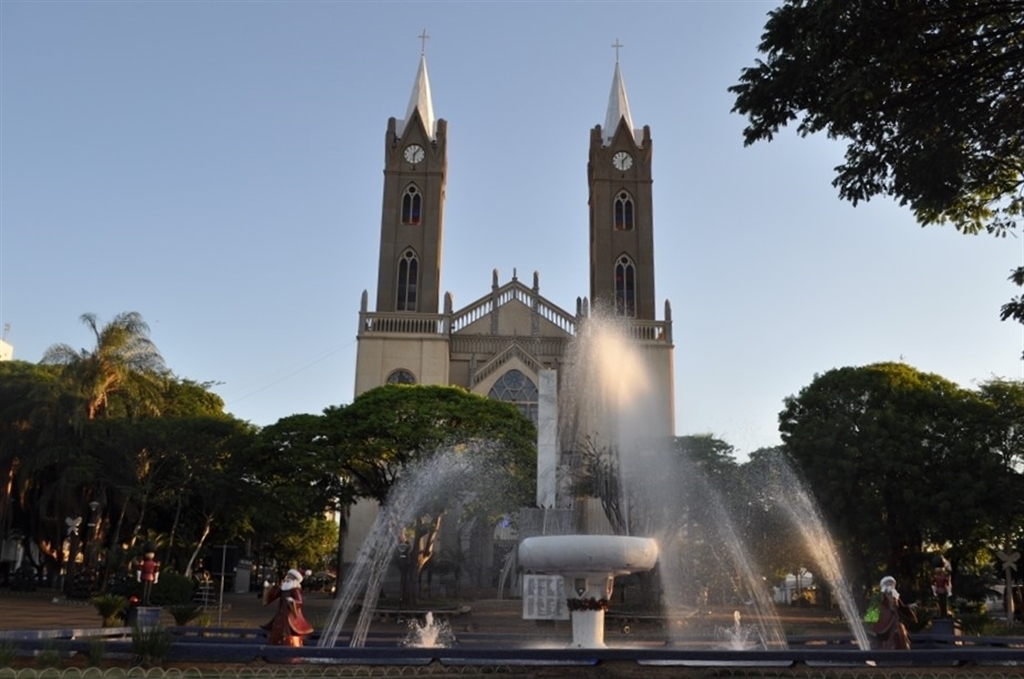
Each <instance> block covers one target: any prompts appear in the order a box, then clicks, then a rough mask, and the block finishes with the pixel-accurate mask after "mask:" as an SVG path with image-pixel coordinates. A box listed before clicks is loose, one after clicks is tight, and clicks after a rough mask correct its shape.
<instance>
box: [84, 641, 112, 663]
mask: <svg viewBox="0 0 1024 679" xmlns="http://www.w3.org/2000/svg"><path fill="white" fill-rule="evenodd" d="M106 654H107V642H106V641H104V640H103V639H89V646H88V647H87V648H86V649H85V657H86V658H88V660H89V667H99V666H100V665H101V664H103V657H104V656H105V655H106Z"/></svg>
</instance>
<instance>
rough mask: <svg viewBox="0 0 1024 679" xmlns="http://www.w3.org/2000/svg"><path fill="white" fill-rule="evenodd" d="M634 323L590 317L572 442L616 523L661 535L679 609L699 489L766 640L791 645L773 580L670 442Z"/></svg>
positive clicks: (568, 394) (704, 511)
mask: <svg viewBox="0 0 1024 679" xmlns="http://www.w3.org/2000/svg"><path fill="white" fill-rule="evenodd" d="M631 328H632V326H631V323H630V320H629V319H622V318H616V317H609V316H607V315H605V314H602V313H600V312H597V313H595V314H594V315H593V316H591V317H590V318H587V319H586V322H585V323H581V326H580V330H579V332H578V334H577V337H576V339H575V341H574V343H573V346H572V349H571V351H570V360H569V361H568V366H569V370H568V372H567V373H566V375H565V376H564V379H563V385H564V386H563V389H562V396H561V399H560V402H559V413H560V414H561V416H562V418H563V421H562V423H561V429H562V432H563V440H565V441H567V442H568V445H569V446H571V447H572V448H573V449H576V450H579V449H584V450H586V451H588V453H589V456H590V472H591V474H593V476H594V478H595V484H594V485H595V486H596V487H597V489H598V493H599V495H600V496H601V500H602V505H603V508H604V510H605V514H606V515H607V516H608V519H609V522H610V523H611V525H612V528H613V530H614V531H615V532H616V533H618V534H622V535H641V536H649V537H654V538H656V539H657V541H658V543H659V545H660V547H661V550H662V558H661V559H660V560H659V568H660V569H661V583H660V587H661V590H662V598H663V604H664V605H665V606H666V608H667V609H669V610H672V611H682V610H683V609H684V606H683V604H682V601H683V594H682V592H683V589H684V586H685V585H686V584H689V583H688V582H687V579H688V578H689V577H691V574H689V573H687V572H686V569H685V568H683V569H681V568H679V567H678V562H679V560H680V559H679V558H678V557H679V554H680V551H681V550H686V549H693V548H694V543H693V541H692V540H690V539H689V538H690V536H688V535H685V534H682V533H681V532H680V531H681V528H680V526H681V524H683V523H685V521H681V517H685V515H686V512H687V510H686V507H685V506H686V504H687V501H688V500H692V493H698V494H699V496H700V498H701V499H700V501H699V502H700V504H701V505H702V507H701V517H700V521H702V522H703V523H705V524H707V525H705V527H704V532H705V534H706V535H707V536H709V538H711V539H713V540H714V542H715V548H716V550H721V551H722V552H724V554H725V556H724V557H723V560H722V561H723V565H722V568H723V569H726V570H728V571H729V572H730V573H733V574H735V582H736V585H737V590H738V594H739V595H740V596H741V597H742V599H743V600H749V601H751V602H753V606H754V609H755V611H754V612H755V616H754V617H755V625H756V627H757V629H758V630H759V634H760V636H761V638H762V639H763V640H764V643H765V645H766V646H767V647H772V648H785V647H786V646H787V644H786V639H785V634H784V633H783V630H782V625H781V622H780V621H779V618H778V615H777V613H776V611H775V607H774V604H773V602H772V600H771V597H770V595H769V593H768V591H767V589H766V587H765V583H764V579H763V578H761V577H760V576H759V575H758V574H757V573H756V571H755V568H754V566H753V564H752V563H751V562H750V558H749V556H748V555H747V553H746V549H745V547H744V545H743V542H742V540H741V539H740V537H739V536H738V534H737V532H736V530H735V528H734V527H733V524H732V521H731V518H730V517H729V515H728V512H727V511H726V510H725V508H724V506H723V504H722V503H721V501H720V499H719V497H718V496H717V494H716V493H715V492H714V491H713V489H712V488H711V487H710V486H709V484H708V483H707V482H706V479H704V477H703V474H702V473H701V472H700V470H699V469H698V468H697V466H696V465H695V464H693V463H691V462H690V461H689V460H686V459H685V458H684V457H683V456H681V455H680V454H679V451H674V450H670V449H669V447H668V446H667V445H666V442H667V441H668V439H669V436H670V434H671V429H670V425H669V424H667V420H668V419H669V418H668V416H667V413H668V411H667V410H666V404H665V403H664V402H663V401H664V399H663V398H662V397H661V396H660V395H659V394H660V390H659V389H657V388H656V379H655V376H654V375H652V374H651V370H650V367H649V363H648V361H647V360H645V355H644V350H643V348H642V347H641V346H640V345H639V344H638V343H637V342H636V341H634V340H633V338H632V336H631ZM574 471H575V473H579V468H577V469H575V470H574ZM673 629H674V630H675V629H678V628H673Z"/></svg>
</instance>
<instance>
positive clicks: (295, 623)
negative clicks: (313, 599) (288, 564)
mask: <svg viewBox="0 0 1024 679" xmlns="http://www.w3.org/2000/svg"><path fill="white" fill-rule="evenodd" d="M272 601H277V613H275V614H274V617H273V618H271V620H270V622H268V623H267V624H266V625H263V629H265V630H267V631H268V632H270V634H269V635H268V638H267V641H268V642H269V643H271V644H273V645H275V646H302V637H304V636H306V635H308V634H312V632H313V626H312V625H310V624H309V622H308V621H307V620H306V618H305V616H303V615H302V573H300V572H299V571H297V570H295V569H294V568H293V569H291V570H290V571H288V573H287V575H285V576H284V580H282V581H281V585H280V586H274V587H267V588H266V589H264V591H263V603H264V605H266V604H269V603H270V602H272Z"/></svg>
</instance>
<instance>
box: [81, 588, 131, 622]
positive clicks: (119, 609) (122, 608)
mask: <svg viewBox="0 0 1024 679" xmlns="http://www.w3.org/2000/svg"><path fill="white" fill-rule="evenodd" d="M89 603H91V604H92V605H93V606H94V607H95V608H96V612H97V613H99V614H100V617H101V618H103V622H102V626H103V627H117V626H119V625H120V624H121V623H122V622H123V621H124V617H125V612H126V611H127V609H128V599H127V598H125V597H123V596H120V595H117V594H101V595H99V596H94V597H93V598H92V599H90V600H89Z"/></svg>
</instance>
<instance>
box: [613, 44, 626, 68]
mask: <svg viewBox="0 0 1024 679" xmlns="http://www.w3.org/2000/svg"><path fill="white" fill-rule="evenodd" d="M612 47H613V48H615V63H616V64H617V63H619V50H620V49H622V48H623V47H625V45H623V44H622V43H621V42H619V39H618V38H615V44H614V45H612Z"/></svg>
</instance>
